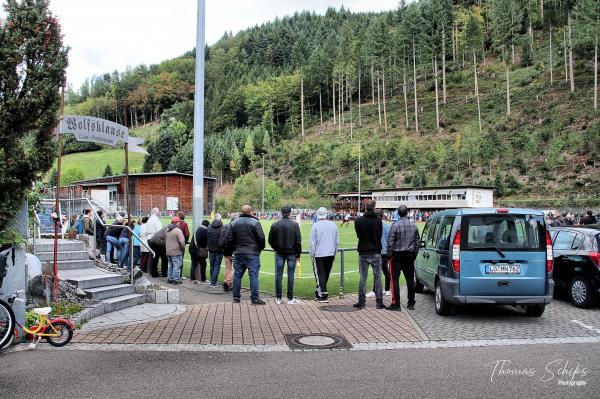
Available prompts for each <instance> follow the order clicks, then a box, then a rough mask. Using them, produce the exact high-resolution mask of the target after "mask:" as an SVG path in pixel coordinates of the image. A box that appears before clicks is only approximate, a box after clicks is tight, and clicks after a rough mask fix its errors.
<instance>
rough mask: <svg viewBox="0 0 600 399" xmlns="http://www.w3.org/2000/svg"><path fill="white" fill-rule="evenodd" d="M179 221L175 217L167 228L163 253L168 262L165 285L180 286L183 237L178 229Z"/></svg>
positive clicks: (183, 246)
mask: <svg viewBox="0 0 600 399" xmlns="http://www.w3.org/2000/svg"><path fill="white" fill-rule="evenodd" d="M180 222H181V219H179V217H177V216H175V217H174V218H173V219H171V224H170V225H168V226H167V234H166V242H165V252H166V254H167V259H168V261H169V269H168V271H167V283H171V284H181V268H182V266H183V254H184V252H185V237H184V235H183V232H182V231H181V229H180V228H179V224H180Z"/></svg>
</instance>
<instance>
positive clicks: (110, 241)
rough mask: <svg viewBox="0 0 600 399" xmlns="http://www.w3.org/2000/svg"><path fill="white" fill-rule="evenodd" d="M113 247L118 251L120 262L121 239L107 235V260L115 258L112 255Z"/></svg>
mask: <svg viewBox="0 0 600 399" xmlns="http://www.w3.org/2000/svg"><path fill="white" fill-rule="evenodd" d="M113 247H114V250H115V252H116V254H115V255H116V258H117V262H118V261H119V260H120V258H121V244H119V239H118V238H115V237H113V236H107V237H106V260H107V261H109V262H110V261H111V260H113V259H112V257H111V254H112V250H113Z"/></svg>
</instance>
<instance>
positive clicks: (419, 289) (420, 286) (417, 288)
mask: <svg viewBox="0 0 600 399" xmlns="http://www.w3.org/2000/svg"><path fill="white" fill-rule="evenodd" d="M424 289H425V286H424V285H423V283H421V282H420V281H419V279H418V278H415V292H416V293H417V294H422V293H423V290H424Z"/></svg>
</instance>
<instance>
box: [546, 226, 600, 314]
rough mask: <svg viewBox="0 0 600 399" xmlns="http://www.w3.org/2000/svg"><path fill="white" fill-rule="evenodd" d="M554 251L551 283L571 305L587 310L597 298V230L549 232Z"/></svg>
mask: <svg viewBox="0 0 600 399" xmlns="http://www.w3.org/2000/svg"><path fill="white" fill-rule="evenodd" d="M550 232H551V235H552V243H553V248H554V274H553V278H554V282H555V283H556V288H557V289H561V290H566V291H567V293H568V294H569V298H570V300H571V302H572V303H573V305H575V306H577V307H579V308H589V307H591V306H593V305H595V304H596V301H597V299H598V297H599V296H600V226H599V225H587V226H569V227H553V228H551V229H550Z"/></svg>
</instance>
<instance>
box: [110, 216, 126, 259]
mask: <svg viewBox="0 0 600 399" xmlns="http://www.w3.org/2000/svg"><path fill="white" fill-rule="evenodd" d="M122 225H123V216H121V215H117V219H116V220H115V221H114V222H113V224H112V225H111V227H109V228H108V229H107V230H106V261H107V262H110V263H118V260H117V262H115V258H114V256H113V251H114V252H115V254H114V255H116V258H117V259H119V258H120V256H121V244H119V237H120V236H121V230H122V228H120V227H115V226H122Z"/></svg>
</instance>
